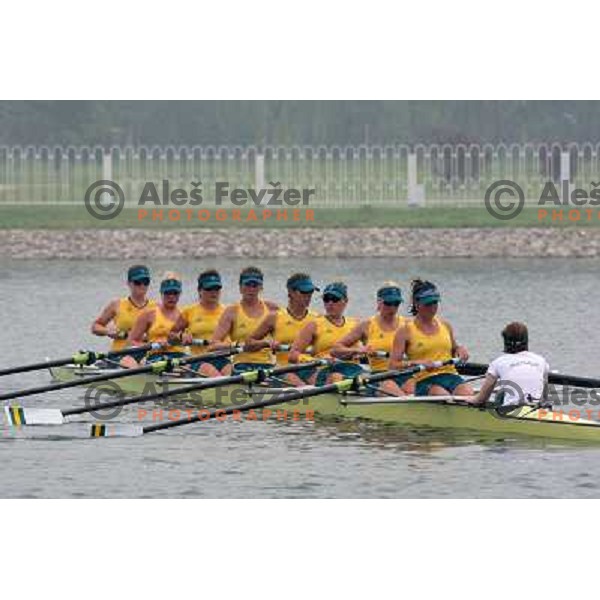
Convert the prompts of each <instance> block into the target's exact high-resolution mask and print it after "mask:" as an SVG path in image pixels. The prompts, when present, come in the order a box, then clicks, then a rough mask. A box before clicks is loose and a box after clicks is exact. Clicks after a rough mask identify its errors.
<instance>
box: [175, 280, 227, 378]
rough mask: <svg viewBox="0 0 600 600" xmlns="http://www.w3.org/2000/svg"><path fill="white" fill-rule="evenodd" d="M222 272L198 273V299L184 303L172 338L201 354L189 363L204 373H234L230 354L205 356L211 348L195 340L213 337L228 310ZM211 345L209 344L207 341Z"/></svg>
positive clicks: (208, 374) (207, 375)
mask: <svg viewBox="0 0 600 600" xmlns="http://www.w3.org/2000/svg"><path fill="white" fill-rule="evenodd" d="M222 288H223V283H222V281H221V275H220V274H219V272H218V271H215V270H214V269H209V270H207V271H203V272H202V273H200V275H199V276H198V301H197V302H195V303H194V304H190V305H188V306H184V307H183V309H182V310H181V314H180V316H179V318H178V319H177V321H176V323H175V325H174V326H173V329H171V333H170V335H169V339H170V340H171V341H175V342H179V343H181V344H183V345H184V346H190V347H191V352H192V354H193V355H195V356H198V362H196V361H194V362H192V363H190V364H189V365H188V366H189V367H190V368H191V369H193V370H196V371H198V372H199V373H200V374H201V375H204V376H205V377H219V376H220V375H231V370H232V366H231V360H230V359H229V357H224V356H218V357H213V358H207V359H206V360H202V355H203V354H206V353H207V352H208V349H207V346H201V345H194V344H193V341H194V340H206V341H207V342H208V341H210V339H211V338H212V336H213V334H214V332H215V329H216V328H217V323H218V322H219V319H220V318H221V316H222V315H223V313H224V312H225V305H224V304H222V303H221V289H222ZM207 345H208V344H207Z"/></svg>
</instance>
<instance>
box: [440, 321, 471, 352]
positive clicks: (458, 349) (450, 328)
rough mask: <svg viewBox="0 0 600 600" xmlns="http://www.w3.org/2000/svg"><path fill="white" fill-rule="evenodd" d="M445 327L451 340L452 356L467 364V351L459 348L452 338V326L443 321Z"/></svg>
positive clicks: (461, 347)
mask: <svg viewBox="0 0 600 600" xmlns="http://www.w3.org/2000/svg"><path fill="white" fill-rule="evenodd" d="M444 323H445V324H446V327H448V331H449V332H450V338H451V340H452V356H457V357H458V358H460V360H461V361H463V362H467V361H468V360H469V351H468V350H467V349H466V348H465V347H464V346H461V345H460V344H459V343H458V342H457V341H456V338H455V337H454V330H453V329H452V325H450V323H448V321H444Z"/></svg>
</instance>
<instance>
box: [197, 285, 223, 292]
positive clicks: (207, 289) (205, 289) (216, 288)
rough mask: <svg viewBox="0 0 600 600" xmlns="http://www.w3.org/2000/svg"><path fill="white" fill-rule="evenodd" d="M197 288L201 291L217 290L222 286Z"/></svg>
mask: <svg viewBox="0 0 600 600" xmlns="http://www.w3.org/2000/svg"><path fill="white" fill-rule="evenodd" d="M198 289H199V290H200V291H202V292H219V291H221V289H223V288H222V286H219V287H209V288H205V287H201V288H198Z"/></svg>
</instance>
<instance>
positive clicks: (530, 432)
mask: <svg viewBox="0 0 600 600" xmlns="http://www.w3.org/2000/svg"><path fill="white" fill-rule="evenodd" d="M104 372H106V370H103V369H99V368H97V367H93V366H92V367H71V366H66V367H60V368H57V369H52V370H51V373H52V376H53V378H54V379H56V380H60V381H67V380H71V379H73V378H77V377H85V376H86V375H87V376H90V375H97V374H100V373H104ZM115 372H117V371H115ZM201 380H203V379H200V378H195V377H194V378H191V377H175V376H173V375H162V376H157V375H154V374H142V375H133V376H132V377H126V378H124V379H120V380H119V381H118V385H119V388H120V391H121V392H122V393H126V394H145V393H154V392H156V391H160V390H161V388H164V387H167V388H170V389H173V388H172V386H173V385H177V386H179V385H185V384H190V383H197V382H198V381H201ZM115 383H117V382H115ZM99 385H102V384H99ZM254 391H255V392H256V393H257V394H260V395H261V396H262V397H264V394H265V393H267V394H273V393H285V389H284V388H272V387H271V388H263V389H261V388H257V387H255V388H254ZM253 397H255V395H254V394H253V393H252V390H251V389H249V388H248V387H247V386H242V385H230V386H226V387H223V388H217V389H210V390H205V391H202V392H200V393H198V392H197V393H195V394H194V397H193V398H194V402H195V403H196V404H199V405H201V406H202V407H207V408H213V407H220V406H230V405H232V404H234V403H238V404H241V403H247V402H251V401H252V398H253ZM277 410H280V411H291V412H292V413H294V412H295V413H296V414H304V415H307V414H309V415H310V414H317V415H320V416H326V417H336V418H343V419H366V420H372V421H377V422H381V423H386V424H396V425H410V426H415V427H430V428H440V429H463V430H472V431H477V432H478V433H487V434H493V435H497V436H501V437H507V436H508V437H510V436H533V437H541V438H551V439H560V440H569V441H575V442H588V443H589V442H595V443H600V422H598V421H591V420H587V419H583V418H581V414H579V413H578V412H576V411H571V412H567V411H561V410H550V409H544V408H535V407H531V406H520V407H517V408H515V409H513V410H511V411H509V412H499V411H497V410H495V409H492V408H485V409H481V408H476V407H472V406H469V405H466V404H465V403H462V404H461V403H460V402H458V403H457V402H456V401H454V400H453V399H451V398H447V399H439V398H438V399H427V398H419V397H415V396H410V397H399V398H390V397H383V398H382V397H364V396H359V395H353V394H347V395H341V394H325V395H321V396H318V397H314V398H305V399H303V400H301V401H297V402H293V403H291V402H290V403H285V402H284V403H282V404H281V405H278V406H277Z"/></svg>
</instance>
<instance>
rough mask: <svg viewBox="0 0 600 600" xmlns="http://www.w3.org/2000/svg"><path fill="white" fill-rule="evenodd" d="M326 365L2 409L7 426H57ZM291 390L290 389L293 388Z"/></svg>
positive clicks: (302, 365) (314, 363) (321, 362)
mask: <svg viewBox="0 0 600 600" xmlns="http://www.w3.org/2000/svg"><path fill="white" fill-rule="evenodd" d="M325 364H327V361H326V360H315V361H311V362H307V363H300V364H294V365H286V366H282V367H275V368H273V369H257V370H255V371H248V372H246V373H240V374H239V375H228V376H225V377H215V378H213V379H206V380H204V381H200V382H198V383H194V384H191V385H185V386H184V385H182V386H181V387H179V386H178V387H177V389H172V390H164V391H161V392H157V393H155V394H142V395H141V396H133V397H131V398H121V399H119V400H112V401H110V402H104V403H102V404H96V405H94V406H81V407H76V408H67V409H64V410H61V409H59V408H24V407H22V406H5V407H4V412H5V414H6V417H7V419H8V423H9V425H60V424H62V423H64V422H65V417H68V416H70V415H80V414H84V413H87V412H92V411H99V410H103V409H105V408H116V407H119V406H127V405H128V404H136V403H139V402H147V401H150V400H164V399H165V398H170V397H171V396H179V395H182V394H187V393H189V392H197V391H201V390H208V389H213V388H218V387H222V386H225V385H231V384H235V383H247V384H251V383H261V382H262V381H264V380H265V379H266V378H267V377H272V376H278V375H285V374H286V373H293V372H294V371H300V370H302V369H306V368H307V367H308V368H310V367H319V366H323V365H325ZM291 389H292V390H293V389H294V388H291Z"/></svg>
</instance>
